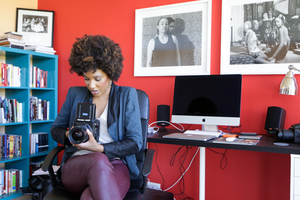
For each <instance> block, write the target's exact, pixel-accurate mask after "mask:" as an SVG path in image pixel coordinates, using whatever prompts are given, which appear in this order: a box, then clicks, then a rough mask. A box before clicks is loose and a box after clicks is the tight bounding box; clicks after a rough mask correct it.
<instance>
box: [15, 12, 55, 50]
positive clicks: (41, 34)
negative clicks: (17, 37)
mask: <svg viewBox="0 0 300 200" xmlns="http://www.w3.org/2000/svg"><path fill="white" fill-rule="evenodd" d="M16 19H17V20H16V32H18V33H21V34H22V35H23V41H24V42H25V45H38V46H47V47H53V25H54V11H48V10H36V9H24V8H17V18H16Z"/></svg>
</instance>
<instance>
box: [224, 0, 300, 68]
mask: <svg viewBox="0 0 300 200" xmlns="http://www.w3.org/2000/svg"><path fill="white" fill-rule="evenodd" d="M291 2H294V3H295V2H296V0H293V1H291ZM287 3H288V1H286V0H284V1H265V0H245V1H240V0H224V1H223V2H222V35H221V74H285V73H286V71H285V66H286V65H288V64H290V63H291V64H292V63H299V62H300V56H299V55H298V54H296V53H295V52H293V49H295V48H297V47H296V44H297V42H298V43H299V42H300V40H299V34H300V31H299V28H298V20H299V19H298V17H299V16H297V15H295V14H296V9H297V6H292V4H293V3H289V6H288V7H282V5H287ZM281 9H284V10H285V11H286V12H281V11H282V10H281ZM275 21H278V24H277V23H275ZM286 22H287V23H286ZM287 24H289V26H288V25H287ZM280 35H281V36H282V37H280ZM276 49H278V50H280V51H278V52H276Z"/></svg>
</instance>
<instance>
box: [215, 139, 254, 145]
mask: <svg viewBox="0 0 300 200" xmlns="http://www.w3.org/2000/svg"><path fill="white" fill-rule="evenodd" d="M212 142H213V143H221V144H239V145H257V143H258V142H259V140H252V139H239V138H238V139H236V140H235V141H226V138H223V137H220V138H217V139H215V140H213V141H212Z"/></svg>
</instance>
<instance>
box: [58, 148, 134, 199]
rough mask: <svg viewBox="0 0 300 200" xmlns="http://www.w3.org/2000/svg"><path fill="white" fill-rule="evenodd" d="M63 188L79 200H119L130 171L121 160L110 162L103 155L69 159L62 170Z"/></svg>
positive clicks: (127, 188) (126, 187) (97, 154)
mask: <svg viewBox="0 0 300 200" xmlns="http://www.w3.org/2000/svg"><path fill="white" fill-rule="evenodd" d="M61 179H62V183H63V185H64V187H65V188H66V189H67V190H68V191H70V192H72V193H76V194H81V198H80V200H107V199H113V200H119V199H120V200H121V199H123V198H124V197H125V195H126V193H127V191H128V190H129V187H130V178H129V171H128V168H127V166H126V165H125V164H124V163H123V161H122V160H118V159H115V160H111V161H109V160H108V158H107V156H106V155H105V154H103V153H90V154H86V155H82V156H75V157H73V158H70V159H69V160H68V161H67V162H66V163H65V164H64V165H63V167H62V176H61Z"/></svg>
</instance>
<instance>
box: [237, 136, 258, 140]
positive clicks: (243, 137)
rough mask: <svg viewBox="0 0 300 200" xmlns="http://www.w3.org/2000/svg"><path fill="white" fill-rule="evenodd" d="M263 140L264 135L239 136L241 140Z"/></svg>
mask: <svg viewBox="0 0 300 200" xmlns="http://www.w3.org/2000/svg"><path fill="white" fill-rule="evenodd" d="M261 138H262V135H239V139H252V140H259V139H261Z"/></svg>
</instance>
